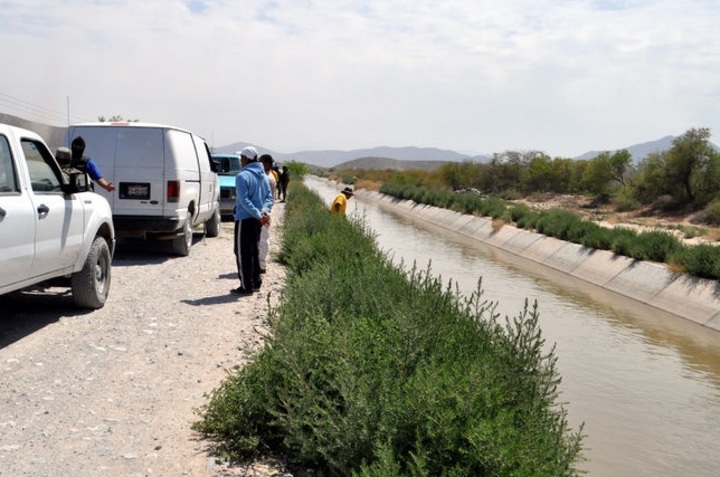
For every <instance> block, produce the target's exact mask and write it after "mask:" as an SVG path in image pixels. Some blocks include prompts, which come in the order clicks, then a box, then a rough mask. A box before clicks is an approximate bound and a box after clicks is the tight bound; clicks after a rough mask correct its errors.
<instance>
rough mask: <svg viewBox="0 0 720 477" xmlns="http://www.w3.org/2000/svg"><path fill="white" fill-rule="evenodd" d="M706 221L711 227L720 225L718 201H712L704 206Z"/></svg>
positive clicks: (719, 200) (719, 204)
mask: <svg viewBox="0 0 720 477" xmlns="http://www.w3.org/2000/svg"><path fill="white" fill-rule="evenodd" d="M704 210H705V213H706V214H707V221H708V223H709V224H711V225H715V226H717V225H720V199H713V200H712V201H710V203H709V204H708V205H706V206H705V209H704Z"/></svg>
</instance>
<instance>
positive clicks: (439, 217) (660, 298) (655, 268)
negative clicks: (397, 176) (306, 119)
mask: <svg viewBox="0 0 720 477" xmlns="http://www.w3.org/2000/svg"><path fill="white" fill-rule="evenodd" d="M356 193H357V194H358V195H360V196H361V197H362V198H363V199H368V200H372V201H375V202H377V203H379V204H380V205H381V206H383V207H386V208H390V209H392V210H394V211H396V212H400V213H403V214H407V215H410V216H412V217H415V218H418V219H421V220H424V221H426V222H428V223H431V224H433V225H435V226H440V227H442V228H445V229H447V230H450V231H453V232H456V233H458V234H460V235H463V236H465V237H467V238H470V239H472V240H477V241H479V242H482V243H485V244H488V245H491V246H494V247H497V248H500V249H502V250H505V251H507V252H510V253H512V254H514V255H517V256H520V257H523V258H526V259H528V260H532V261H533V262H536V263H539V264H542V265H544V266H547V267H550V268H553V269H555V270H558V271H561V272H564V273H566V274H568V275H570V276H573V277H576V278H578V279H581V280H584V281H586V282H588V283H591V284H594V285H597V286H599V287H602V288H604V289H607V290H611V291H613V292H615V293H619V294H620V295H623V296H625V297H628V298H631V299H634V300H637V301H639V302H642V303H644V304H646V305H649V306H652V307H655V308H658V309H660V310H663V311H666V312H668V313H671V314H674V315H676V316H679V317H681V318H685V319H687V320H690V321H693V322H695V323H698V324H700V325H703V326H705V327H708V328H711V329H714V330H716V331H720V284H719V283H718V281H717V280H707V279H702V278H696V277H692V276H689V275H685V274H678V273H673V272H671V271H670V270H669V269H668V268H667V267H666V266H665V265H664V264H658V263H653V262H644V261H638V260H633V259H631V258H628V257H624V256H620V255H615V254H613V253H612V252H609V251H605V250H595V249H591V248H587V247H583V246H582V245H579V244H574V243H570V242H564V241H562V240H558V239H556V238H553V237H547V236H545V235H542V234H538V233H536V232H532V231H528V230H523V229H518V228H516V227H513V226H511V225H507V224H506V225H503V226H502V227H500V228H495V227H493V223H492V220H491V219H488V218H483V217H476V216H472V215H466V214H461V213H459V212H454V211H452V210H447V209H441V208H438V207H434V206H429V205H424V204H418V203H416V202H413V201H409V200H398V199H396V198H394V197H391V196H388V195H385V194H381V193H379V192H372V191H367V190H358V191H356Z"/></svg>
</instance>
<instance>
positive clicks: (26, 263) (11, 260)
mask: <svg viewBox="0 0 720 477" xmlns="http://www.w3.org/2000/svg"><path fill="white" fill-rule="evenodd" d="M16 159H17V157H13V154H11V149H10V141H9V140H8V138H7V137H6V136H4V135H0V288H2V287H4V286H8V285H12V284H14V283H18V282H20V281H22V280H24V279H25V278H27V276H28V273H29V272H30V269H31V268H32V263H33V258H34V256H35V218H34V217H35V216H34V214H32V213H30V210H32V207H33V204H32V201H31V200H30V196H29V194H28V193H27V191H21V189H20V181H19V178H20V175H19V170H18V164H17V162H15V161H16Z"/></svg>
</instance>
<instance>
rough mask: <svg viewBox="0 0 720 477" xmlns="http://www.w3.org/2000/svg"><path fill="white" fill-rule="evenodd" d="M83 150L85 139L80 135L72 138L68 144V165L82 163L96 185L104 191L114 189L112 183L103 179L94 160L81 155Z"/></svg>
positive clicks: (73, 165) (74, 165)
mask: <svg viewBox="0 0 720 477" xmlns="http://www.w3.org/2000/svg"><path fill="white" fill-rule="evenodd" d="M84 152H85V140H84V139H83V138H82V136H78V137H76V138H75V139H73V141H72V143H71V144H70V165H71V166H72V167H76V166H77V165H84V166H85V172H87V173H88V175H89V176H90V179H92V180H94V181H95V182H97V183H98V185H99V186H100V187H102V188H103V189H105V190H106V191H108V192H112V191H114V190H115V186H114V185H113V183H112V182H108V181H107V180H105V178H104V177H103V175H102V172H100V168H99V167H98V166H97V164H95V161H93V160H92V159H91V158H89V157H85V156H83V153H84Z"/></svg>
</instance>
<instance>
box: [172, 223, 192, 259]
mask: <svg viewBox="0 0 720 477" xmlns="http://www.w3.org/2000/svg"><path fill="white" fill-rule="evenodd" d="M192 240H193V229H192V216H191V215H190V212H188V214H187V217H185V223H183V228H182V236H180V237H178V238H176V239H173V241H172V252H173V253H174V254H175V255H179V256H181V257H187V256H188V255H190V247H192Z"/></svg>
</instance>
